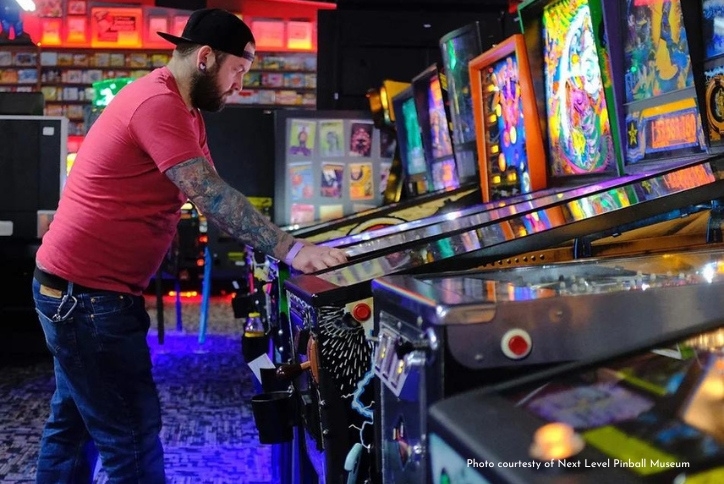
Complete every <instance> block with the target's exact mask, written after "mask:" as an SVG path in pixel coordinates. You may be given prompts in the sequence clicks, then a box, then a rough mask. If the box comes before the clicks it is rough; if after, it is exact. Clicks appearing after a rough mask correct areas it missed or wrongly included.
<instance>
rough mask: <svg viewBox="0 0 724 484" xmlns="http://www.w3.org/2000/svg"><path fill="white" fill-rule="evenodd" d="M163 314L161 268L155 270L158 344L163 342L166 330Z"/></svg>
mask: <svg viewBox="0 0 724 484" xmlns="http://www.w3.org/2000/svg"><path fill="white" fill-rule="evenodd" d="M163 318H164V315H163V270H162V269H160V268H159V269H158V271H156V329H157V332H158V344H161V345H162V344H163V343H164V341H165V339H166V331H165V325H164V319H163Z"/></svg>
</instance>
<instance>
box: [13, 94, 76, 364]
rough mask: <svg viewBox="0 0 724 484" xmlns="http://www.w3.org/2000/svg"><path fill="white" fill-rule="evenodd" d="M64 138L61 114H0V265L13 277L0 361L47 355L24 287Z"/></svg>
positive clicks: (62, 159)
mask: <svg viewBox="0 0 724 484" xmlns="http://www.w3.org/2000/svg"><path fill="white" fill-rule="evenodd" d="M12 94H14V93H12ZM34 105H35V102H34V100H33V103H31V105H30V107H31V108H33V106H34ZM33 109H34V108H33ZM67 139H68V120H67V119H66V118H64V117H51V116H6V115H0V143H1V144H2V146H3V150H2V151H0V226H2V228H3V231H2V234H3V235H2V236H0V263H1V264H2V266H3V268H4V275H5V277H6V278H7V280H8V281H13V283H12V284H9V285H6V288H7V289H6V290H5V291H3V294H2V296H0V321H1V323H0V334H2V337H0V346H1V347H2V351H0V364H8V363H11V362H14V361H18V360H20V359H22V358H37V357H38V356H45V355H49V353H48V352H47V349H46V347H45V338H44V336H43V332H42V329H41V327H40V324H39V323H38V320H37V315H36V313H35V306H34V303H33V299H32V291H31V290H30V287H31V282H32V278H33V270H34V268H35V253H36V251H37V249H38V247H39V246H40V239H41V237H42V236H43V234H44V233H45V231H46V230H47V227H48V225H49V224H50V221H51V220H52V216H53V213H54V212H55V209H56V207H57V205H58V200H59V198H60V193H61V191H62V189H63V186H64V185H65V180H66V156H67V152H66V142H67Z"/></svg>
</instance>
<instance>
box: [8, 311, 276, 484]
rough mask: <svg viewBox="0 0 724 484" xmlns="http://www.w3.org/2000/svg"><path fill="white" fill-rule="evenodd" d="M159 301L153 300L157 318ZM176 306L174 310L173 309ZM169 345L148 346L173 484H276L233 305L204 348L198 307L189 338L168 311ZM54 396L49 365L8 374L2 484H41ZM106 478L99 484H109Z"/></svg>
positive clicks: (152, 341)
mask: <svg viewBox="0 0 724 484" xmlns="http://www.w3.org/2000/svg"><path fill="white" fill-rule="evenodd" d="M150 303H154V304H155V301H152V300H150V299H149V300H148V301H147V304H149V311H150V314H151V316H152V317H154V316H155V314H156V312H155V305H151V304H150ZM169 306H170V308H169ZM165 309H166V311H165V313H167V314H166V316H165V321H166V328H167V329H166V333H165V341H164V344H163V345H160V344H159V343H158V337H157V336H158V335H157V333H155V331H154V332H153V333H152V334H150V335H149V338H148V341H149V345H150V346H151V349H152V352H153V360H154V376H155V379H156V382H157V384H158V389H159V394H160V397H161V404H162V408H163V422H164V428H163V431H162V434H161V438H162V440H163V443H164V449H165V456H166V469H167V476H168V482H169V483H173V484H232V483H233V484H271V483H274V482H277V479H276V478H275V476H274V475H273V472H274V469H273V467H272V465H271V464H272V446H269V445H260V444H259V441H258V438H257V430H256V427H255V426H254V422H253V418H252V413H251V405H250V399H251V397H252V396H253V395H254V394H255V393H256V390H255V386H254V382H253V378H254V377H253V375H252V373H251V370H249V368H248V367H247V366H246V364H245V363H244V361H243V358H242V356H241V337H240V334H241V332H240V326H241V323H240V322H239V321H234V319H233V314H232V312H231V308H230V302H229V300H228V298H219V299H215V300H212V302H211V304H210V305H209V311H208V329H207V333H208V334H207V335H206V339H205V341H204V342H203V344H200V343H199V335H198V321H199V319H200V317H199V315H200V310H199V309H200V304H199V301H198V300H187V301H184V302H183V304H182V311H181V314H182V320H181V323H182V326H183V328H182V329H183V330H182V331H178V330H177V329H176V323H177V321H176V315H175V307H174V303H173V302H171V303H170V304H169V302H168V301H167V302H166V304H165ZM53 389H54V381H53V373H52V363H51V361H49V359H42V360H41V361H37V362H33V363H30V364H25V365H22V366H11V367H6V368H2V369H0V422H2V425H0V482H2V483H31V482H34V473H35V460H36V458H37V452H38V441H39V438H40V434H41V430H42V427H43V423H44V421H45V419H46V417H47V412H48V402H49V399H50V396H51V395H52V392H53ZM105 481H106V478H105V475H104V473H103V471H102V470H101V471H100V472H99V473H98V475H97V477H96V479H95V482H96V483H99V484H100V483H104V482H105Z"/></svg>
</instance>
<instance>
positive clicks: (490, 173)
mask: <svg viewBox="0 0 724 484" xmlns="http://www.w3.org/2000/svg"><path fill="white" fill-rule="evenodd" d="M469 71H470V86H471V90H472V99H473V108H474V110H475V125H476V130H477V132H478V133H479V135H478V138H477V145H478V160H479V165H480V183H481V185H480V186H481V189H482V193H483V201H484V202H488V201H490V200H498V199H503V198H508V197H512V196H515V195H518V194H521V193H530V192H532V191H536V190H541V189H543V188H545V186H546V158H545V154H544V148H543V138H542V135H541V129H540V122H539V119H540V118H539V116H538V108H537V106H536V100H535V96H534V93H533V85H532V82H533V81H532V79H531V76H530V67H529V65H528V55H527V52H526V49H525V41H524V40H523V36H522V35H521V34H515V35H513V36H511V37H509V38H508V39H506V40H505V41H503V42H501V43H500V44H498V45H497V46H495V47H493V48H492V49H490V50H488V51H486V52H484V53H483V54H481V55H479V56H478V57H476V58H475V59H473V60H471V61H470V63H469Z"/></svg>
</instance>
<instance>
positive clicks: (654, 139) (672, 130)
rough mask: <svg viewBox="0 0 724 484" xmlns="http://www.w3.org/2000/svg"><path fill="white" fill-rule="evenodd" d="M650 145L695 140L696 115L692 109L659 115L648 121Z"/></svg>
mask: <svg viewBox="0 0 724 484" xmlns="http://www.w3.org/2000/svg"><path fill="white" fill-rule="evenodd" d="M648 124H649V132H650V133H651V139H650V146H651V148H653V149H661V148H668V147H674V146H682V145H691V144H696V142H697V137H696V134H697V130H696V116H695V115H694V113H693V112H692V111H689V112H686V113H682V114H678V115H674V116H661V117H657V118H653V119H651V120H650V121H649V122H648Z"/></svg>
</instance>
